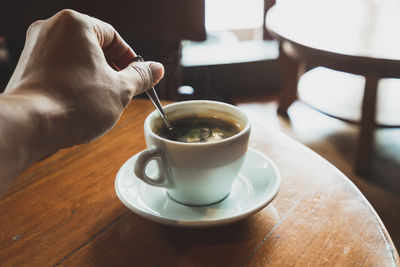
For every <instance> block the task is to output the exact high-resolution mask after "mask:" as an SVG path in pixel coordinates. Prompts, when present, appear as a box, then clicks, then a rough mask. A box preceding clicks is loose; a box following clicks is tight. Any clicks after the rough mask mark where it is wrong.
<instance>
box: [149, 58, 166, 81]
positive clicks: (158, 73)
mask: <svg viewBox="0 0 400 267" xmlns="http://www.w3.org/2000/svg"><path fill="white" fill-rule="evenodd" d="M149 67H150V70H151V74H152V76H153V82H154V83H157V82H158V81H159V80H161V78H162V77H163V76H164V66H163V65H162V64H161V63H158V62H151V63H150V65H149Z"/></svg>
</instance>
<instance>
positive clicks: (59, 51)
mask: <svg viewBox="0 0 400 267" xmlns="http://www.w3.org/2000/svg"><path fill="white" fill-rule="evenodd" d="M135 56H136V54H135V52H134V51H133V50H132V49H131V48H130V47H129V46H128V45H127V44H126V43H125V42H124V40H123V39H122V38H121V37H120V36H119V34H118V33H117V32H116V31H115V30H114V29H113V27H112V26H111V25H109V24H107V23H104V22H102V21H99V20H97V19H94V18H91V17H89V16H86V15H83V14H80V13H78V12H75V11H71V10H64V11H61V12H59V13H57V14H56V15H54V16H53V17H51V18H50V19H48V20H44V21H39V22H36V23H34V24H32V25H31V27H30V28H29V30H28V32H27V38H26V42H25V47H24V50H23V52H22V54H21V57H20V59H19V62H18V65H17V67H16V69H15V71H14V74H13V76H12V77H11V79H10V81H9V83H8V85H7V88H6V90H5V92H4V93H3V94H1V95H0V194H1V193H2V192H4V191H5V190H6V189H7V187H8V186H9V185H10V184H11V183H12V181H13V180H14V179H15V178H16V177H17V176H18V175H19V174H20V173H21V172H22V171H24V170H25V169H26V168H27V167H28V166H29V165H31V164H32V163H34V162H36V161H38V160H40V159H42V158H44V157H46V156H48V155H51V154H53V153H55V152H56V151H58V150H59V149H60V148H64V147H69V146H73V145H77V144H81V143H86V142H89V141H91V140H93V139H95V138H97V137H99V136H101V135H103V134H104V133H105V132H107V131H108V130H109V129H111V128H112V127H113V126H114V124H115V123H116V122H117V121H118V119H119V117H120V116H121V113H122V112H123V110H124V108H125V107H126V106H127V105H128V104H129V102H130V101H131V99H132V97H133V96H134V95H137V94H139V93H142V92H143V91H144V90H146V89H148V88H150V87H151V86H154V85H155V84H156V83H157V82H158V81H159V80H160V79H161V78H162V76H163V73H164V69H163V67H162V65H161V64H159V63H155V62H143V63H139V62H136V63H130V62H131V61H132V59H133V58H134V57H135Z"/></svg>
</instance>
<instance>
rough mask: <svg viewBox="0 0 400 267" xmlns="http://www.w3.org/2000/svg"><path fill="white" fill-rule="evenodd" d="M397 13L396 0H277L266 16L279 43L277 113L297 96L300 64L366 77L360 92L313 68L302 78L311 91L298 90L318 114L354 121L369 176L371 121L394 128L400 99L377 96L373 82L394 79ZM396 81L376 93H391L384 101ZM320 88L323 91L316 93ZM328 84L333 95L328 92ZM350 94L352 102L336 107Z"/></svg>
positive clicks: (398, 64)
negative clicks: (279, 85) (278, 104)
mask: <svg viewBox="0 0 400 267" xmlns="http://www.w3.org/2000/svg"><path fill="white" fill-rule="evenodd" d="M399 14H400V3H399V2H398V1H396V0H382V1H375V0H351V1H347V0H334V1H333V0H326V1H319V0H305V1H288V0H283V1H279V2H278V3H277V4H276V5H275V6H274V7H273V8H271V10H270V11H269V12H268V14H267V17H266V27H267V29H268V30H269V31H270V32H271V33H272V34H273V35H274V36H275V37H276V38H278V40H279V41H280V59H279V61H280V63H281V66H282V73H283V80H282V82H283V90H282V94H281V96H280V106H279V110H278V111H279V112H280V113H281V114H286V111H287V109H288V108H289V106H290V105H291V104H292V103H293V101H295V100H296V98H297V95H296V93H297V86H298V83H297V82H298V78H299V77H300V76H301V75H302V74H303V73H304V71H305V70H306V67H310V66H312V67H314V66H323V67H326V68H330V69H334V70H338V71H343V72H347V73H351V74H357V75H362V76H364V77H365V83H363V81H361V87H362V89H361V90H358V89H359V88H354V92H353V91H352V88H351V86H352V85H350V84H349V85H350V86H343V83H340V82H337V81H338V80H340V79H342V77H339V78H337V76H338V74H335V73H334V74H333V76H334V77H333V78H332V79H326V77H327V76H328V77H329V75H331V74H326V70H325V72H324V71H315V72H312V73H309V74H308V76H311V75H312V76H313V78H312V79H311V78H310V79H307V81H312V82H311V83H308V84H307V87H308V88H310V90H311V92H305V93H303V94H301V95H300V99H302V100H304V101H305V102H306V103H309V104H311V105H312V106H313V107H316V108H317V109H318V110H319V111H322V112H324V113H326V114H328V115H331V116H334V117H337V118H340V119H344V120H346V121H358V123H360V134H359V145H358V151H357V156H356V164H355V170H356V172H358V173H360V174H368V173H369V170H370V167H371V164H372V154H373V144H374V138H373V137H374V134H373V133H374V128H375V127H376V126H377V124H379V125H381V126H390V127H393V126H397V127H398V126H400V117H399V115H398V112H399V105H398V103H394V101H386V102H384V103H379V101H377V95H378V92H377V91H378V90H377V89H378V83H379V81H380V80H381V79H384V78H400V49H399V47H400V35H399V34H398V28H399V27H400V16H399ZM325 74H326V75H325ZM335 75H336V76H335ZM343 76H344V77H343V80H348V78H347V76H346V74H344V75H343ZM354 79H356V80H357V78H354ZM354 79H353V80H354ZM317 80H318V81H317ZM350 80H351V79H350ZM391 82H393V81H391ZM355 83H356V84H357V83H358V81H355ZM395 83H396V84H395V87H396V88H395V89H396V90H381V89H380V88H379V90H380V91H383V92H381V93H389V91H390V92H393V93H395V94H392V95H390V96H388V97H386V99H397V98H398V97H399V96H400V93H399V90H398V88H399V87H400V80H397V82H395ZM386 84H387V83H386ZM353 85H354V83H353ZM325 87H327V88H326V89H327V90H325V91H328V93H318V92H317V91H323V90H324V89H325ZM332 88H334V92H329V90H333V89H332ZM302 90H306V88H304V89H302ZM316 92H317V93H316ZM389 94H390V93H389ZM302 96H304V98H302ZM321 96H322V97H321ZM324 98H325V99H324ZM379 98H385V97H383V96H379ZM379 98H378V99H379ZM310 99H311V100H310ZM349 99H350V101H352V103H351V105H353V107H351V106H350V107H349V105H343V104H342V102H345V103H348V102H349ZM381 102H383V101H381ZM316 103H317V105H315V104H316ZM390 105H391V106H390ZM377 106H378V107H377ZM377 113H378V114H377ZM379 113H386V114H379ZM359 114H361V116H360V115H359ZM360 117H361V118H360ZM380 118H384V119H383V122H382V120H381V121H376V119H379V120H380ZM387 118H389V119H387Z"/></svg>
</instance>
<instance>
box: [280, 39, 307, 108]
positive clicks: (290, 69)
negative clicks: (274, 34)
mask: <svg viewBox="0 0 400 267" xmlns="http://www.w3.org/2000/svg"><path fill="white" fill-rule="evenodd" d="M278 63H279V67H280V73H281V81H282V90H281V92H280V95H279V106H278V113H279V114H280V115H283V116H287V110H288V108H289V107H290V105H291V104H292V103H293V102H294V101H296V100H297V82H298V80H299V77H300V75H302V74H303V73H304V67H303V66H304V65H303V64H301V63H300V62H299V61H296V60H294V59H292V58H290V57H289V56H288V55H287V54H286V53H285V51H284V49H283V45H282V42H281V43H280V44H279V58H278Z"/></svg>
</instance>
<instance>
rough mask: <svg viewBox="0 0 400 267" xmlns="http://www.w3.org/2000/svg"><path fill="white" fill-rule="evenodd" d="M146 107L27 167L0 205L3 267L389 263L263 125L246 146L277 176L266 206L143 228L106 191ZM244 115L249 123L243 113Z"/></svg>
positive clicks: (328, 174) (349, 208)
mask: <svg viewBox="0 0 400 267" xmlns="http://www.w3.org/2000/svg"><path fill="white" fill-rule="evenodd" d="M152 110H153V107H152V105H151V103H150V102H148V101H146V100H136V101H134V102H133V103H132V104H131V105H130V106H129V107H128V108H127V110H126V112H125V114H124V115H123V116H122V118H121V120H120V122H119V123H118V124H117V125H116V127H115V128H114V129H113V130H112V131H111V132H109V133H108V134H106V135H105V136H103V137H102V138H100V139H99V140H97V141H95V142H93V143H90V144H87V145H83V146H78V147H74V148H71V149H67V150H64V151H60V152H59V153H57V154H55V155H53V156H52V157H50V158H48V159H46V160H45V161H43V162H40V163H38V164H35V165H34V166H32V167H31V168H30V169H29V170H27V171H26V172H25V173H24V174H23V175H21V177H20V179H19V181H18V182H17V183H16V184H15V186H14V187H13V188H11V190H10V191H9V192H8V194H7V195H5V196H4V197H3V198H2V199H1V200H0V214H1V219H0V220H1V227H0V229H1V235H0V263H1V265H4V266H38V265H46V266H47V265H62V266H64V265H73V266H110V265H111V266H265V265H275V266H278V265H279V266H281V265H296V264H297V265H300V266H302V265H309V266H318V265H327V266H329V265H339V266H356V265H367V266H370V265H372V266H373V265H379V266H395V265H399V257H398V254H397V252H396V250H395V248H394V246H393V244H392V241H391V239H390V237H389V235H388V234H387V231H386V229H385V227H384V225H383V224H382V222H381V220H380V218H379V217H378V216H377V215H376V213H375V211H374V210H373V208H372V207H371V205H370V204H369V203H368V201H367V200H366V199H365V198H364V197H363V195H362V194H361V193H360V192H359V191H358V189H357V188H356V187H355V186H354V185H353V184H352V183H351V182H350V181H349V180H348V179H347V177H345V176H344V175H343V174H342V173H340V172H339V171H338V170H337V169H336V168H334V167H333V166H332V165H331V164H330V163H328V162H327V161H326V160H324V159H323V158H321V157H319V156H318V155H317V154H315V153H314V152H312V151H311V150H309V149H307V148H306V147H304V146H302V145H300V144H299V143H297V142H296V141H294V140H292V139H290V138H288V137H286V136H284V135H283V134H281V133H278V132H274V131H270V130H268V125H266V124H263V123H258V122H256V123H254V124H253V129H252V135H251V143H250V145H251V146H252V147H254V148H256V149H258V150H259V151H262V152H263V153H264V154H266V155H267V156H269V157H270V158H271V159H272V160H273V161H274V162H275V163H276V165H277V166H278V168H279V169H280V171H281V175H282V186H281V190H280V192H279V193H278V196H277V197H276V199H275V200H274V201H273V202H272V204H271V205H269V206H267V207H266V208H264V209H263V210H261V211H260V212H258V213H257V214H255V215H253V216H251V217H249V218H247V219H245V220H243V221H241V222H238V223H235V224H232V225H227V226H223V227H217V228H211V229H179V228H174V227H167V226H163V225H159V224H156V223H154V222H150V221H147V220H146V219H144V218H141V217H140V216H138V215H136V214H134V213H133V212H131V211H129V210H128V209H127V208H125V207H124V206H123V205H122V204H121V202H120V201H119V200H118V199H117V197H116V195H115V192H114V179H115V175H116V173H117V170H118V169H119V167H120V166H121V165H122V164H123V162H125V161H126V160H127V159H128V158H129V157H131V156H132V155H134V154H135V153H137V152H139V151H140V150H142V149H144V148H145V144H144V139H143V126H142V125H143V121H144V118H145V116H147V114H148V113H150V111H152ZM244 110H245V112H247V113H248V114H249V116H251V114H252V106H251V105H247V106H246V108H245V109H244Z"/></svg>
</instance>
